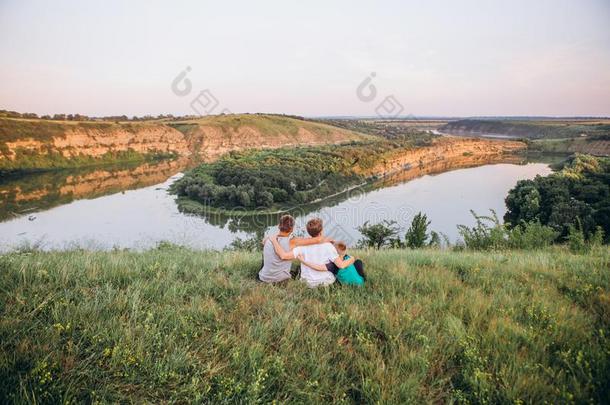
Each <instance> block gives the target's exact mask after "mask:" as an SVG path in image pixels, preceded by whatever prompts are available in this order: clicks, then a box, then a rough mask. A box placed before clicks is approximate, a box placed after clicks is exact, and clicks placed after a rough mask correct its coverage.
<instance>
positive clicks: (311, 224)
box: [307, 218, 322, 238]
mask: <svg viewBox="0 0 610 405" xmlns="http://www.w3.org/2000/svg"><path fill="white" fill-rule="evenodd" d="M307 233H308V234H309V236H311V237H312V238H315V237H316V236H318V235H319V234H320V233H322V220H321V219H320V218H313V219H310V220H309V221H307Z"/></svg>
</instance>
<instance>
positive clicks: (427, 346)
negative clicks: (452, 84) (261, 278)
mask: <svg viewBox="0 0 610 405" xmlns="http://www.w3.org/2000/svg"><path fill="white" fill-rule="evenodd" d="M353 253H354V254H355V255H356V256H358V257H361V258H362V259H363V260H364V262H365V263H366V265H367V271H368V274H369V280H368V283H367V285H366V286H365V287H364V288H361V289H357V288H349V287H341V286H334V287H332V288H328V289H317V290H311V289H308V288H306V287H305V286H304V285H302V284H301V283H299V282H297V281H291V282H289V283H287V284H284V285H276V286H273V285H263V284H260V283H257V282H256V281H255V280H254V277H255V274H256V272H257V271H258V269H259V266H260V262H261V257H260V253H258V254H257V253H250V252H239V251H236V252H229V251H227V252H204V251H191V250H188V249H184V248H180V247H175V246H166V245H163V246H162V247H160V248H158V249H154V250H149V251H145V252H134V251H119V250H116V251H110V252H90V251H83V250H73V251H64V252H39V251H21V252H13V253H8V254H5V255H2V256H0V399H2V400H1V401H0V402H14V403H26V402H27V403H50V402H52V403H57V402H62V403H76V402H78V403H80V402H101V403H104V402H152V403H159V402H177V403H193V402H195V403H235V402H238V403H267V402H274V401H275V402H277V403H286V402H288V403H317V402H322V401H324V402H343V403H376V402H380V403H407V402H410V403H439V402H440V403H447V402H448V403H541V402H547V403H603V402H606V403H607V402H608V401H609V400H610V396H609V395H610V337H609V336H608V335H609V334H610V250H609V249H608V247H607V246H606V247H597V248H594V249H593V250H592V251H590V252H589V253H587V254H586V255H574V254H572V253H570V252H569V251H568V250H567V249H566V248H564V247H562V246H554V247H551V248H547V249H544V250H540V251H496V252H470V251H461V252H453V251H441V250H435V249H422V250H393V249H387V250H380V251H372V250H371V251H368V250H361V251H355V252H353Z"/></svg>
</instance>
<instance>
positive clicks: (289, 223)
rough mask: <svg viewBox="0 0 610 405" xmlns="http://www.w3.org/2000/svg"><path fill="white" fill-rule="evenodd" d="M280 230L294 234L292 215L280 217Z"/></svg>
mask: <svg viewBox="0 0 610 405" xmlns="http://www.w3.org/2000/svg"><path fill="white" fill-rule="evenodd" d="M279 228H280V231H282V232H292V230H293V229H294V218H293V217H292V215H282V216H281V217H280V223H279Z"/></svg>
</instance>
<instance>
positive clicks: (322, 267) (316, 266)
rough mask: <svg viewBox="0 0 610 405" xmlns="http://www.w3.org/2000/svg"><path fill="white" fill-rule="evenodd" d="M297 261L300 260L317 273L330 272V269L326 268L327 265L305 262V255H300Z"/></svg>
mask: <svg viewBox="0 0 610 405" xmlns="http://www.w3.org/2000/svg"><path fill="white" fill-rule="evenodd" d="M297 259H299V261H300V262H301V263H303V264H304V265H305V266H307V267H310V268H312V269H314V270H316V271H328V269H327V268H326V265H324V264H314V263H310V262H308V261H306V260H305V258H304V257H303V255H298V256H297Z"/></svg>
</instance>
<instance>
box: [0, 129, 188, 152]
mask: <svg viewBox="0 0 610 405" xmlns="http://www.w3.org/2000/svg"><path fill="white" fill-rule="evenodd" d="M0 141H1V140H0ZM127 151H133V152H137V153H141V154H149V153H174V154H177V155H180V156H188V155H190V153H191V152H190V149H189V147H188V143H187V142H186V139H185V137H184V134H182V133H181V132H179V131H176V130H175V129H173V128H171V127H167V126H164V125H139V126H133V127H128V128H127V127H122V126H121V125H110V126H107V127H101V128H99V127H97V126H94V125H87V124H84V125H71V124H67V125H65V126H64V127H63V131H62V132H61V133H59V134H56V135H51V136H41V134H39V133H37V132H33V133H31V134H29V135H25V136H24V137H23V138H21V139H14V140H9V141H5V142H3V152H4V153H3V154H2V155H1V157H0V158H2V157H3V158H5V159H10V160H15V159H17V158H18V157H19V152H25V153H26V154H32V153H35V154H39V155H43V156H44V155H47V154H50V153H54V154H60V155H61V156H63V157H64V158H68V159H69V158H74V157H77V156H89V157H94V158H96V157H100V156H103V155H105V154H108V153H118V152H127Z"/></svg>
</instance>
